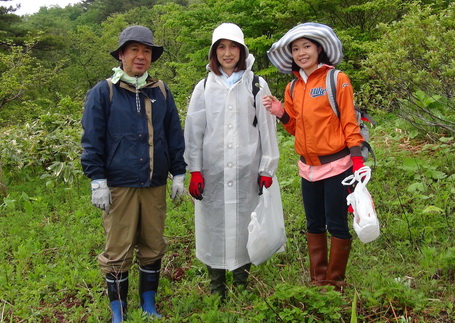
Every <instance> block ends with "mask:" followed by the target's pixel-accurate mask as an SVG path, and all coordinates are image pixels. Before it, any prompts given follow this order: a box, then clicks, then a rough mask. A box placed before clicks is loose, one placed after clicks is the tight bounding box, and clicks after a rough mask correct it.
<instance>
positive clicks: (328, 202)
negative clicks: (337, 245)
mask: <svg viewBox="0 0 455 323" xmlns="http://www.w3.org/2000/svg"><path fill="white" fill-rule="evenodd" d="M351 174H352V170H351V169H348V170H347V171H345V172H343V173H341V174H339V175H336V176H333V177H330V178H326V179H323V180H320V181H316V182H310V181H307V180H306V179H303V178H302V196H303V205H304V208H305V214H306V219H307V230H308V232H309V233H323V232H325V231H326V230H327V231H329V233H330V234H331V235H332V236H334V237H336V238H339V239H351V238H352V236H351V234H350V233H349V227H348V216H347V213H348V211H347V208H348V207H347V204H346V196H348V186H344V185H343V184H341V181H342V180H343V179H345V178H346V177H347V176H349V175H351Z"/></svg>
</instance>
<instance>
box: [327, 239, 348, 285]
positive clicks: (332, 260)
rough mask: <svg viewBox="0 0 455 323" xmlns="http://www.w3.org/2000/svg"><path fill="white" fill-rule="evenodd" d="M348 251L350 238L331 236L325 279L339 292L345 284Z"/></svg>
mask: <svg viewBox="0 0 455 323" xmlns="http://www.w3.org/2000/svg"><path fill="white" fill-rule="evenodd" d="M350 251H351V239H338V238H335V237H332V239H331V245H330V257H329V267H328V269H327V276H326V279H327V283H328V284H330V285H333V286H335V290H337V291H339V292H342V291H343V288H344V286H345V285H346V283H345V282H344V277H345V274H346V266H347V264H348V259H349V252H350Z"/></svg>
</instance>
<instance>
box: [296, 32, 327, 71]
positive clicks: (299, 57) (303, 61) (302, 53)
mask: <svg viewBox="0 0 455 323" xmlns="http://www.w3.org/2000/svg"><path fill="white" fill-rule="evenodd" d="M291 52H292V58H293V59H294V62H295V63H296V64H297V66H299V67H300V68H301V69H303V71H304V72H305V74H306V75H310V74H311V73H313V72H314V71H315V70H316V69H317V68H318V56H319V53H320V52H321V47H318V46H316V44H314V43H312V42H311V41H309V40H308V39H305V38H299V39H297V40H294V41H293V42H292V44H291Z"/></svg>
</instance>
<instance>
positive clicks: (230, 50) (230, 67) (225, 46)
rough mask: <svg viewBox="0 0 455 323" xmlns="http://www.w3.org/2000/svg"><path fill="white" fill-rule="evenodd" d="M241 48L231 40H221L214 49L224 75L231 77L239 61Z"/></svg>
mask: <svg viewBox="0 0 455 323" xmlns="http://www.w3.org/2000/svg"><path fill="white" fill-rule="evenodd" d="M240 50H241V48H240V47H239V46H238V45H237V44H236V43H234V42H233V41H232V40H228V39H222V40H221V41H220V43H219V44H218V47H217V48H216V58H217V59H218V62H219V63H220V65H221V68H222V69H223V71H224V73H226V74H227V75H229V76H230V75H231V74H232V73H233V72H234V71H235V67H236V66H237V63H238V62H239V59H240Z"/></svg>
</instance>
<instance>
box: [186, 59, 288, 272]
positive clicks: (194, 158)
mask: <svg viewBox="0 0 455 323" xmlns="http://www.w3.org/2000/svg"><path fill="white" fill-rule="evenodd" d="M253 63H254V57H253V56H252V55H251V54H250V55H249V56H248V58H247V70H246V71H245V73H244V74H243V76H242V77H241V78H240V79H239V80H238V81H237V82H236V83H234V84H233V85H232V86H231V87H228V86H227V85H225V83H224V82H223V80H222V79H221V76H217V75H216V74H214V73H212V72H209V74H208V76H207V82H206V84H205V86H204V80H201V81H200V82H199V83H198V84H197V85H196V87H195V89H194V91H193V94H192V96H191V100H190V104H189V108H188V113H187V117H186V122H185V145H186V149H185V160H186V162H187V164H188V170H189V171H190V172H194V171H200V172H202V175H203V177H204V181H205V188H204V193H203V194H202V196H203V199H202V200H201V201H198V200H195V225H196V256H197V258H198V259H200V260H201V261H202V262H203V263H205V264H206V265H209V266H210V267H212V268H218V269H228V270H234V269H236V268H238V267H240V266H243V265H245V264H247V263H250V259H249V257H248V252H247V249H246V243H247V240H248V223H249V222H250V215H251V212H252V211H253V210H254V209H255V207H256V206H257V204H258V201H259V195H258V193H259V186H258V176H259V175H263V176H270V177H273V181H274V183H273V185H278V183H277V179H276V177H274V175H275V172H276V169H277V166H278V160H279V150H278V144H277V139H276V120H275V117H274V116H272V115H270V114H269V113H268V112H267V110H266V109H265V107H264V106H263V105H262V100H261V98H262V97H263V96H264V95H268V94H270V90H269V87H268V85H267V83H266V82H265V81H264V80H263V79H262V78H259V80H260V81H259V82H260V87H259V93H258V94H257V96H256V108H255V107H254V99H253V94H252V81H253V76H254V75H253V72H252V71H251V67H252V65H253ZM255 116H257V125H256V126H254V125H253V121H254V117H255Z"/></svg>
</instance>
